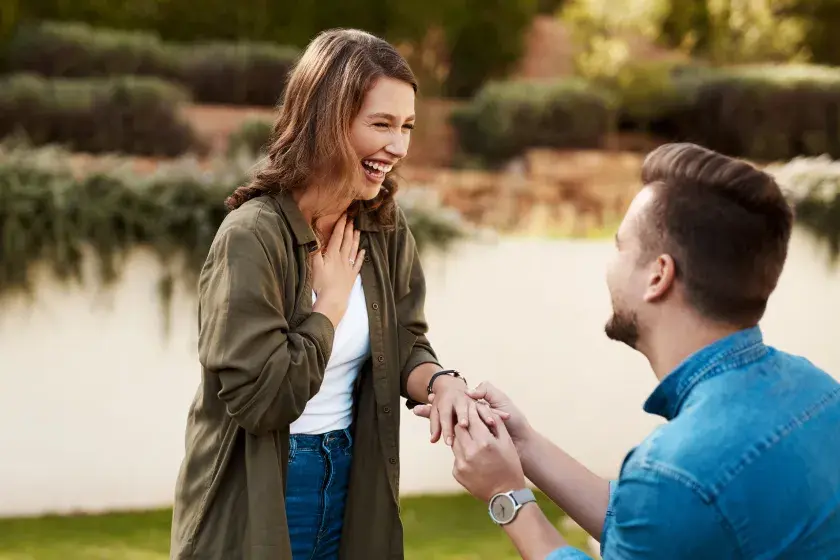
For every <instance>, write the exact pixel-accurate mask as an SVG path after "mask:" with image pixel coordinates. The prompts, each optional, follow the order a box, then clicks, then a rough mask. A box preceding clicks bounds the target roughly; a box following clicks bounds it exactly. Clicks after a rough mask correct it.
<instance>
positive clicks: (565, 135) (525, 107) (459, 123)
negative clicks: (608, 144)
mask: <svg viewBox="0 0 840 560" xmlns="http://www.w3.org/2000/svg"><path fill="white" fill-rule="evenodd" d="M612 104H613V99H612V97H611V96H610V95H609V94H608V93H607V92H606V91H604V90H602V89H600V88H597V87H594V86H592V85H590V84H587V83H586V82H584V81H581V80H575V79H568V80H562V81H557V82H553V83H545V82H496V83H491V84H488V85H487V86H486V87H484V88H483V89H482V90H481V91H480V92H479V93H478V95H476V97H475V98H473V99H472V101H471V102H470V103H469V104H467V105H465V106H463V107H460V108H458V109H456V110H455V111H454V112H453V114H452V124H453V126H454V127H455V131H456V134H457V136H458V139H459V142H460V147H461V149H462V150H463V151H464V152H465V153H466V154H469V155H474V156H478V157H480V158H482V159H483V160H484V162H485V163H487V164H492V163H495V164H501V163H504V160H506V159H509V158H512V157H515V156H517V155H520V154H522V153H523V152H524V151H525V150H527V149H529V148H537V147H543V148H569V147H573V148H596V147H599V146H601V144H602V141H603V139H604V137H605V135H606V134H607V133H608V131H609V130H610V128H611V127H612V126H613V108H612V107H613V105H612Z"/></svg>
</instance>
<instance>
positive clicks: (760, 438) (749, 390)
mask: <svg viewBox="0 0 840 560" xmlns="http://www.w3.org/2000/svg"><path fill="white" fill-rule="evenodd" d="M837 418H840V384H838V383H837V381H836V380H834V379H833V378H832V377H831V376H829V375H828V374H826V373H825V372H823V371H822V370H820V369H818V368H816V367H815V366H814V365H813V364H811V363H810V362H808V361H807V360H805V359H803V358H800V357H797V356H792V355H790V354H785V353H783V352H779V351H775V350H771V352H770V353H768V355H767V357H766V358H765V359H763V360H760V361H758V362H754V363H753V364H751V365H750V366H749V367H743V368H737V369H733V370H731V371H728V372H726V373H724V374H722V375H719V376H717V377H715V378H714V379H711V380H708V381H704V382H703V383H701V384H699V385H698V386H696V387H695V388H694V389H692V392H691V393H690V395H689V396H688V397H687V398H686V401H685V403H684V404H683V405H682V408H681V410H680V413H679V414H678V416H677V417H676V418H674V419H673V420H671V421H670V422H668V423H667V424H664V425H662V426H660V427H658V428H657V429H656V430H654V431H653V432H652V433H651V434H650V435H649V436H648V437H647V438H646V439H645V440H644V441H643V442H642V443H641V444H640V445H639V446H638V447H637V448H636V449H635V450H634V451H633V452H632V453H631V455H630V456H628V466H630V467H634V468H647V469H653V470H657V471H661V472H667V473H669V475H670V476H673V477H675V478H678V479H681V480H684V481H685V482H686V483H688V484H690V485H692V486H694V487H696V488H702V489H703V491H704V492H706V493H707V494H708V495H709V496H715V495H718V494H719V493H721V492H723V491H724V489H725V488H726V487H727V486H729V485H730V484H731V483H733V482H734V481H736V480H742V481H743V482H740V483H739V486H742V485H743V484H747V485H748V486H749V483H748V482H747V480H748V479H749V478H750V477H749V476H746V477H745V476H744V475H745V474H746V475H749V473H750V472H751V471H750V469H751V467H753V466H756V465H762V467H761V468H772V469H780V468H782V467H781V465H784V464H796V463H797V461H798V458H797V457H796V454H797V453H799V452H803V451H805V450H808V452H815V453H819V449H820V447H821V446H824V445H826V442H827V441H828V440H829V439H830V438H829V435H830V433H831V427H830V426H831V424H832V423H833V422H836V419H837ZM806 426H807V428H808V429H803V428H805V427H806ZM783 442H784V443H783ZM838 449H840V444H838ZM797 450H798V451H797Z"/></svg>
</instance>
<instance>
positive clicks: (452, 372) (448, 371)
mask: <svg viewBox="0 0 840 560" xmlns="http://www.w3.org/2000/svg"><path fill="white" fill-rule="evenodd" d="M441 375H451V376H452V377H457V378H459V379H463V380H464V383H466V382H467V380H466V379H464V378H463V377H461V373H460V372H459V371H458V370H455V369H444V370H442V371H438V372H436V373H435V374H434V375H432V377H431V378H430V379H429V385H428V386H427V387H426V393H428V394H429V395H431V394H432V393H433V392H434V391H433V387H434V386H435V380H436V379H437V378H438V377H440V376H441Z"/></svg>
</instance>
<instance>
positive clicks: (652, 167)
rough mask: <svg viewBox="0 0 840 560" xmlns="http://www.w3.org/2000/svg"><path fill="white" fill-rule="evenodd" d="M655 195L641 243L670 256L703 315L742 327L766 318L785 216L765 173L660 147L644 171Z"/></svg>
mask: <svg viewBox="0 0 840 560" xmlns="http://www.w3.org/2000/svg"><path fill="white" fill-rule="evenodd" d="M642 181H643V182H644V184H645V185H646V186H649V187H650V188H652V189H653V192H654V196H653V201H652V210H651V213H650V215H649V216H647V217H646V219H647V220H649V221H648V224H647V225H646V227H644V228H643V234H642V235H643V237H642V242H643V244H644V245H645V246H646V249H647V251H646V252H650V253H655V254H661V253H668V254H670V255H671V256H672V257H673V258H674V261H675V263H676V271H677V278H678V279H680V280H681V281H682V282H683V284H684V286H685V290H686V295H687V298H688V300H689V303H691V304H692V305H693V306H694V307H695V308H696V309H697V310H698V311H699V312H700V313H702V314H703V315H704V316H706V317H708V318H710V319H713V320H717V321H721V322H725V323H729V324H733V325H737V326H740V327H748V326H752V325H755V324H756V323H758V321H759V320H760V319H761V317H762V316H763V315H764V310H765V308H766V306H767V300H768V298H769V297H770V294H771V293H772V292H773V290H774V289H775V288H776V284H777V282H778V280H779V276H780V275H781V273H782V268H783V267H784V263H785V259H786V258H787V250H788V242H789V240H790V234H791V229H792V227H793V210H792V209H791V207H790V205H789V203H788V201H787V200H786V199H785V196H784V195H783V194H782V191H781V189H780V188H779V186H778V185H777V184H776V181H775V180H774V179H773V178H772V177H771V176H770V175H768V174H767V173H764V172H763V171H761V170H759V169H756V168H755V167H754V166H752V165H750V164H749V163H747V162H745V161H740V160H737V159H733V158H730V157H727V156H725V155H723V154H719V153H717V152H714V151H712V150H708V149H706V148H703V147H701V146H697V145H695V144H687V143H681V144H665V145H663V146H660V147H659V148H657V149H655V150H654V151H652V152H651V153H650V154H648V156H647V158H645V161H644V164H643V166H642Z"/></svg>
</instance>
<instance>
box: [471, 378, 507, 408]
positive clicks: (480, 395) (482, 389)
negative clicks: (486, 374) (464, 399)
mask: <svg viewBox="0 0 840 560" xmlns="http://www.w3.org/2000/svg"><path fill="white" fill-rule="evenodd" d="M469 395H470V396H471V397H472V398H474V399H484V400H485V401H487V402H488V403H490V406H495V405H497V404H499V401H500V400H502V395H501V394H500V391H499V390H498V389H496V388H495V387H494V386H493V385H491V384H490V383H487V382H486V381H484V382H482V383H479V384H478V386H477V387H476V388H475V389H472V390H471V391H469Z"/></svg>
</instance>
